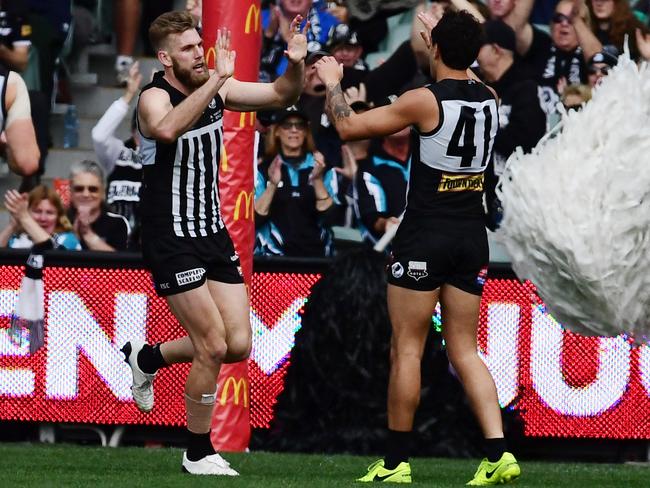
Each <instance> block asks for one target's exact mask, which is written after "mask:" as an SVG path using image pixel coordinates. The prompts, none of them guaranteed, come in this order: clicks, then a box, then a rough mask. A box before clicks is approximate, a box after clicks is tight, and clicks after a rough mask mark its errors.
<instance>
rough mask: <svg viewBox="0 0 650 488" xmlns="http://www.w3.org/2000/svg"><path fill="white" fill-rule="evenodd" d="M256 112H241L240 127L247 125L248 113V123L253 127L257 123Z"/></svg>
mask: <svg viewBox="0 0 650 488" xmlns="http://www.w3.org/2000/svg"><path fill="white" fill-rule="evenodd" d="M255 113H256V112H241V113H240V114H239V127H245V126H246V114H248V125H250V126H251V127H252V126H254V125H255Z"/></svg>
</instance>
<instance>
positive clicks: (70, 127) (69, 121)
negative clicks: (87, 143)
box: [63, 105, 79, 149]
mask: <svg viewBox="0 0 650 488" xmlns="http://www.w3.org/2000/svg"><path fill="white" fill-rule="evenodd" d="M78 145H79V119H78V118H77V107H76V106H74V105H68V110H67V111H66V112H65V116H64V117H63V147H64V148H66V149H69V148H71V147H77V146H78Z"/></svg>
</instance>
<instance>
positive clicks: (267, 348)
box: [250, 297, 307, 374]
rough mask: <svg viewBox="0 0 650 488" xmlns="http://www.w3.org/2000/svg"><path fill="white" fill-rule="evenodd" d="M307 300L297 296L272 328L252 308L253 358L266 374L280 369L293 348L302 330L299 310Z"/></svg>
mask: <svg viewBox="0 0 650 488" xmlns="http://www.w3.org/2000/svg"><path fill="white" fill-rule="evenodd" d="M306 301H307V299H306V298H303V297H300V298H296V299H295V300H294V301H293V303H292V304H291V305H289V308H287V309H286V310H285V311H284V313H283V314H282V316H281V317H280V318H279V319H278V321H277V323H276V324H275V325H274V326H273V328H272V329H271V328H269V327H267V326H266V324H264V322H262V319H260V318H259V317H258V316H257V314H256V313H255V312H254V311H253V309H252V308H251V314H250V317H251V326H252V328H253V349H252V351H251V359H252V360H253V361H255V362H256V363H257V365H258V366H259V367H260V369H261V370H262V371H264V372H265V373H266V374H271V373H273V372H274V371H275V370H276V369H278V368H279V367H280V365H281V364H282V360H283V359H284V358H285V357H286V356H287V355H288V354H289V353H290V352H291V349H293V345H294V344H295V336H296V332H297V331H298V330H300V327H301V324H302V321H301V318H300V315H299V314H298V311H299V310H300V309H301V308H302V306H303V305H304V304H305V302H306Z"/></svg>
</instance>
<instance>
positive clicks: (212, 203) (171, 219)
mask: <svg viewBox="0 0 650 488" xmlns="http://www.w3.org/2000/svg"><path fill="white" fill-rule="evenodd" d="M163 74H164V73H163V72H162V71H160V72H158V73H156V74H155V75H154V78H153V81H152V82H151V83H150V84H149V85H147V86H145V87H144V88H143V89H142V92H144V91H146V90H148V89H151V88H154V87H155V88H160V89H163V90H165V91H166V92H167V93H169V99H170V101H171V104H172V106H174V107H175V106H177V105H179V104H180V103H181V102H182V101H183V100H185V98H186V96H185V95H184V94H183V93H181V92H180V91H178V90H177V89H176V88H174V87H173V86H171V85H170V84H169V83H168V82H167V81H166V80H165V78H164V77H163ZM142 92H141V95H142ZM223 109H224V104H223V100H221V97H220V96H219V95H217V96H216V97H215V98H214V99H213V100H212V101H211V102H210V104H209V105H208V106H207V107H206V109H205V111H204V112H203V114H202V115H201V117H200V118H199V120H198V121H197V122H196V124H194V126H193V127H192V128H191V129H190V130H188V131H187V132H185V133H184V134H183V135H181V136H180V137H179V138H178V139H177V140H176V141H175V142H173V143H171V144H165V143H162V142H160V141H156V140H153V139H149V138H147V137H145V136H144V135H143V134H142V133H140V135H141V136H142V142H141V148H140V154H141V155H142V165H143V181H142V190H141V203H140V209H141V215H142V225H143V227H147V228H148V229H149V230H150V231H160V232H166V233H168V232H172V233H173V234H174V235H176V236H177V237H206V236H209V235H213V234H216V233H217V232H219V231H221V230H222V229H224V223H223V220H222V219H221V213H220V209H219V192H218V179H219V159H220V156H221V144H222V141H223Z"/></svg>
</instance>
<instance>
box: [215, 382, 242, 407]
mask: <svg viewBox="0 0 650 488" xmlns="http://www.w3.org/2000/svg"><path fill="white" fill-rule="evenodd" d="M231 385H232V391H233V393H232V402H233V403H234V404H235V405H239V402H240V397H243V401H242V406H243V407H244V408H248V382H247V381H246V378H239V379H238V380H237V379H235V377H234V376H228V379H227V380H226V382H225V383H224V384H223V389H222V390H221V399H220V400H219V403H220V404H221V405H225V404H226V402H227V401H228V392H229V391H230V386H231ZM240 394H241V395H240Z"/></svg>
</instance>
